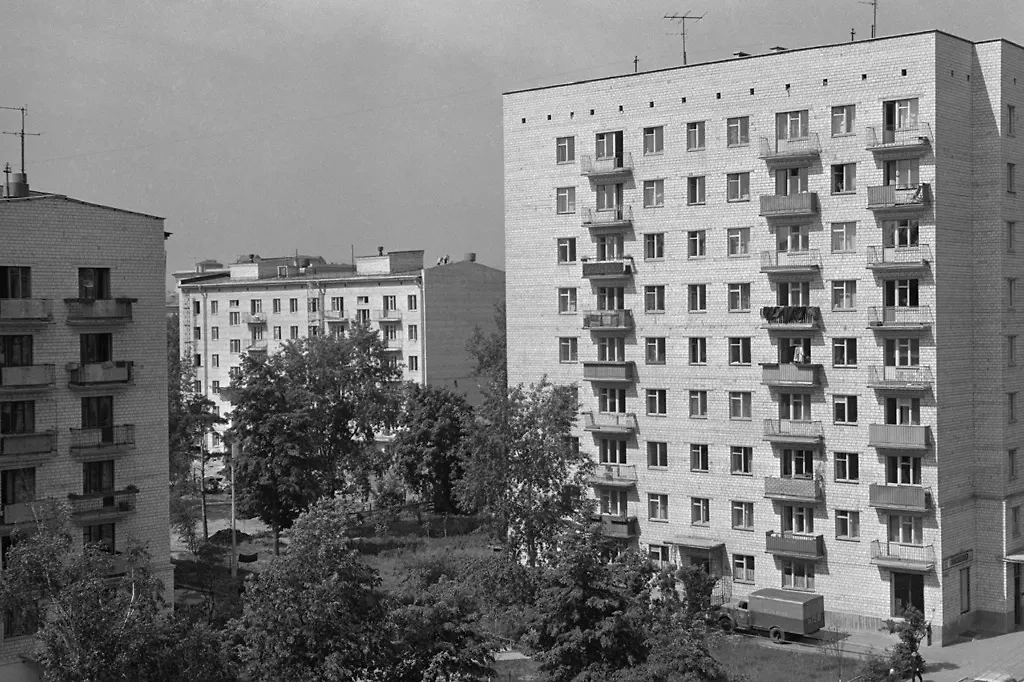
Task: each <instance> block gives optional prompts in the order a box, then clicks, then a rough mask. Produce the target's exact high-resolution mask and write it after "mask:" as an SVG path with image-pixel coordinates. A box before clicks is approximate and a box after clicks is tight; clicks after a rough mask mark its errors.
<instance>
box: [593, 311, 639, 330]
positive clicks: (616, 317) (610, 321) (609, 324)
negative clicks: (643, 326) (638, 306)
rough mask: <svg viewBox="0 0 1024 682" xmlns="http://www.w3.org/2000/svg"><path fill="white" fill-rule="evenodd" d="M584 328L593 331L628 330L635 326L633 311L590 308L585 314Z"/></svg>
mask: <svg viewBox="0 0 1024 682" xmlns="http://www.w3.org/2000/svg"><path fill="white" fill-rule="evenodd" d="M583 328H584V329H590V330H593V331H628V330H630V329H632V328H633V311H631V310H588V311H587V312H586V313H584V314H583Z"/></svg>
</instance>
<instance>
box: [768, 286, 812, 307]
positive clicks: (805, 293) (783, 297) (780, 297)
mask: <svg viewBox="0 0 1024 682" xmlns="http://www.w3.org/2000/svg"><path fill="white" fill-rule="evenodd" d="M776 292H777V297H776V300H777V301H778V304H779V305H782V306H787V305H788V306H805V305H810V301H811V283H810V282H779V285H778V288H777V289H776Z"/></svg>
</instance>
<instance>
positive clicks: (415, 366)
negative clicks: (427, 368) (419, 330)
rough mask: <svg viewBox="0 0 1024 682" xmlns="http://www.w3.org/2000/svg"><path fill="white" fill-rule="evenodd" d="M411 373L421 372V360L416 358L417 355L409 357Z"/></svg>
mask: <svg viewBox="0 0 1024 682" xmlns="http://www.w3.org/2000/svg"><path fill="white" fill-rule="evenodd" d="M409 371H410V372H418V371H420V359H419V356H416V355H410V356H409Z"/></svg>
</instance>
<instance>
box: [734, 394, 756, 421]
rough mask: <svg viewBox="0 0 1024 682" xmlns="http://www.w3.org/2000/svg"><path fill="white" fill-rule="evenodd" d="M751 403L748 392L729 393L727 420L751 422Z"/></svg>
mask: <svg viewBox="0 0 1024 682" xmlns="http://www.w3.org/2000/svg"><path fill="white" fill-rule="evenodd" d="M753 401H754V399H753V393H752V392H750V391H729V420H730V421H751V420H752V419H753V418H754V417H753V413H754V408H753ZM737 408H738V409H737Z"/></svg>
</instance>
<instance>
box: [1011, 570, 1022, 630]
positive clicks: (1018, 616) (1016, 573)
mask: <svg viewBox="0 0 1024 682" xmlns="http://www.w3.org/2000/svg"><path fill="white" fill-rule="evenodd" d="M1022 572H1024V571H1022V570H1021V565H1020V564H1014V565H1013V624H1014V625H1016V626H1021V625H1024V585H1022V584H1021V582H1024V581H1022V579H1021V578H1022V577H1021V573H1022Z"/></svg>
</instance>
